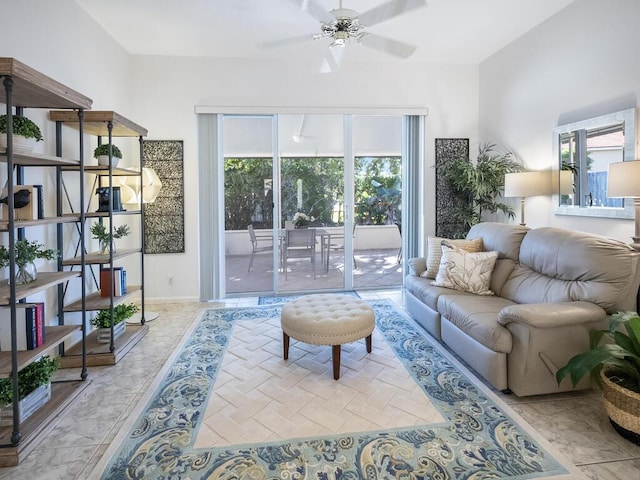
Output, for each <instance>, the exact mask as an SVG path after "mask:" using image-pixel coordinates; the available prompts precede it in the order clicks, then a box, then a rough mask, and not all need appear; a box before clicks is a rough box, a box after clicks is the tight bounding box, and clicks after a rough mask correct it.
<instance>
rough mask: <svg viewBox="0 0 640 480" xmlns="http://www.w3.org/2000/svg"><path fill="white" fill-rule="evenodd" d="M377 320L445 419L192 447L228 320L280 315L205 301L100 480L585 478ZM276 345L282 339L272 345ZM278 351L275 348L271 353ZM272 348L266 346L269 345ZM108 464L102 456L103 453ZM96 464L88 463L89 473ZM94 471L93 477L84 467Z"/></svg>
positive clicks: (393, 323) (381, 305)
mask: <svg viewBox="0 0 640 480" xmlns="http://www.w3.org/2000/svg"><path fill="white" fill-rule="evenodd" d="M370 304H371V305H372V307H373V308H374V311H375V317H376V329H377V332H379V333H380V334H381V335H382V337H383V338H384V341H385V342H386V343H387V345H388V346H389V347H390V348H391V349H392V350H393V351H394V352H395V355H396V356H397V358H398V359H399V361H400V362H402V364H403V365H404V366H405V367H406V369H407V371H408V372H409V374H410V377H411V378H413V380H415V382H416V384H417V385H418V386H419V387H420V388H421V389H422V391H423V392H424V394H425V395H426V396H427V397H429V399H430V401H431V402H432V404H433V405H434V406H435V407H436V408H437V410H438V411H439V413H440V414H441V416H442V418H443V419H444V422H443V421H439V422H437V423H434V424H428V425H413V426H410V427H405V428H394V429H389V430H379V431H366V432H354V433H345V434H338V435H328V436H327V435H326V436H321V437H317V438H316V437H314V438H295V439H288V440H284V441H274V442H269V443H262V444H243V445H220V446H216V447H208V448H196V447H194V443H195V437H196V435H197V431H198V428H199V426H201V424H202V422H203V417H204V412H205V409H206V406H207V404H208V399H209V398H210V396H211V395H212V394H213V393H212V392H213V391H214V384H215V381H216V377H217V375H218V372H219V371H220V368H221V364H222V362H223V358H224V357H225V354H226V353H227V346H228V344H229V341H230V338H231V335H232V332H233V330H234V325H235V324H236V323H237V322H239V321H240V320H242V321H243V322H244V321H247V320H251V321H255V322H256V329H259V328H260V326H261V325H263V324H264V323H265V319H267V320H269V321H273V319H279V317H280V312H281V309H282V305H271V306H257V307H246V308H221V309H211V310H207V311H206V312H205V314H204V315H203V317H202V319H200V320H199V322H198V323H197V324H196V325H195V327H194V329H193V331H192V333H191V335H190V336H189V337H188V338H187V339H186V340H185V341H184V343H183V345H182V347H181V348H180V350H179V351H178V352H177V354H176V355H175V356H174V357H173V359H172V360H171V361H170V363H169V364H168V365H167V368H166V369H165V372H166V374H164V377H162V378H161V380H159V382H158V384H157V388H156V389H155V391H154V392H153V395H152V396H151V397H150V400H148V401H147V403H146V404H145V405H144V408H143V409H142V413H141V415H140V416H139V418H138V419H137V420H136V422H135V424H134V425H133V426H132V428H131V429H130V430H129V431H128V432H127V431H123V432H122V434H121V435H120V437H119V438H118V439H117V441H116V442H114V444H113V445H112V448H111V449H110V451H109V452H108V453H107V455H109V454H110V455H109V456H107V455H105V460H103V463H102V464H101V465H100V466H99V469H98V474H99V475H101V476H100V477H99V478H102V479H105V480H106V479H109V480H113V479H189V480H196V479H220V480H222V479H225V480H226V479H247V480H275V479H281V480H297V479H300V480H302V479H309V480H311V479H313V480H355V479H371V480H373V479H377V480H380V479H398V480H399V479H403V480H404V479H406V480H421V479H425V480H426V479H437V480H446V479H460V480H480V479H482V480H485V479H498V478H499V479H512V480H515V479H518V480H525V479H549V478H554V479H557V478H582V476H581V475H580V474H578V473H576V471H575V469H574V468H573V467H572V466H571V465H570V464H568V463H567V462H566V460H564V459H563V458H562V457H561V456H560V455H559V454H557V452H555V451H553V450H552V449H551V448H550V447H549V445H548V444H547V443H546V442H545V441H544V440H543V439H541V438H540V437H539V436H538V435H537V434H536V433H535V432H534V431H532V429H531V428H530V427H529V426H528V425H526V423H524V422H522V421H521V420H518V419H516V418H514V417H515V415H512V414H510V413H509V409H508V407H507V406H505V405H504V404H502V402H501V401H500V400H498V399H497V398H496V397H494V396H493V394H492V393H491V392H490V391H488V390H487V389H486V387H483V386H480V385H479V384H476V383H474V382H475V381H474V380H472V377H471V376H470V375H469V374H468V373H465V372H463V371H462V367H459V366H458V365H457V363H456V361H455V360H453V359H451V358H450V357H449V356H448V354H447V353H446V352H445V351H443V350H442V348H441V347H440V346H438V345H435V344H434V343H432V340H430V339H429V337H428V336H427V335H426V334H425V333H424V332H423V331H422V330H421V329H420V327H418V326H417V325H416V324H415V323H414V322H413V320H412V319H410V318H409V317H408V316H407V315H406V314H405V313H404V312H402V311H400V310H399V309H398V308H397V307H396V306H395V305H394V304H392V303H391V302H389V301H384V300H380V301H372V302H370ZM277 348H280V345H277ZM275 351H279V350H276V348H275V347H274V352H275ZM274 355H275V353H274ZM107 462H108V463H107ZM95 473H96V472H94V474H95ZM92 478H93V477H92Z"/></svg>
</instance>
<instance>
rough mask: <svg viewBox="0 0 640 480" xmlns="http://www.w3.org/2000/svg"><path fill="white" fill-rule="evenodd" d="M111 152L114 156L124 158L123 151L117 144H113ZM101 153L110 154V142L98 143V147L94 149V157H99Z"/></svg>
mask: <svg viewBox="0 0 640 480" xmlns="http://www.w3.org/2000/svg"><path fill="white" fill-rule="evenodd" d="M111 154H112V155H113V156H114V157H118V158H122V152H121V151H120V149H119V148H118V147H116V146H115V145H113V144H111ZM100 155H107V156H108V155H109V144H108V143H103V144H102V145H98V148H96V149H95V150H94V151H93V157H94V158H98V157H99V156H100Z"/></svg>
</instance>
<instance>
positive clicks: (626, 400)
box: [600, 368, 640, 445]
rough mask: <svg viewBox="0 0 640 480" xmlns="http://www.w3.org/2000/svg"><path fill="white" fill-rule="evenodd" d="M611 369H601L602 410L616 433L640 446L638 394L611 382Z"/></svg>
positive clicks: (639, 401) (639, 400)
mask: <svg viewBox="0 0 640 480" xmlns="http://www.w3.org/2000/svg"><path fill="white" fill-rule="evenodd" d="M613 375H615V372H614V371H612V370H611V369H608V370H607V369H604V368H603V369H602V371H601V372H600V377H601V379H602V392H603V394H604V408H605V410H606V412H607V415H608V416H609V421H611V425H613V428H615V429H616V431H617V432H618V433H619V434H620V435H622V436H623V437H624V438H626V439H627V440H631V441H632V442H633V443H636V444H638V445H640V393H636V392H633V391H631V390H628V389H626V388H623V387H621V386H620V385H618V384H617V383H615V382H612V381H611V380H610V379H609V377H610V376H613Z"/></svg>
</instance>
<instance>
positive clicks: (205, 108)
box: [195, 105, 429, 116]
mask: <svg viewBox="0 0 640 480" xmlns="http://www.w3.org/2000/svg"><path fill="white" fill-rule="evenodd" d="M195 113H196V114H203V113H204V114H218V113H222V114H231V115H233V114H237V115H272V114H295V115H425V116H427V115H429V109H428V108H427V107H417V106H415V105H405V106H402V105H399V106H377V107H376V106H369V107H362V106H360V107H357V106H346V105H345V106H339V107H318V106H316V107H310V106H307V107H304V106H296V107H283V106H278V105H273V106H270V107H268V106H253V107H250V106H238V105H196V106H195Z"/></svg>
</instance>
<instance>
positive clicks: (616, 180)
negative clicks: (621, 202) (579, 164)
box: [607, 160, 640, 250]
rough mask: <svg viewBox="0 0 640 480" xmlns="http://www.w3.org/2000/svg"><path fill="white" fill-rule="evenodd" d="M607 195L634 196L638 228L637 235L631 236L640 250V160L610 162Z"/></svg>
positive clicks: (636, 225) (615, 196) (635, 246)
mask: <svg viewBox="0 0 640 480" xmlns="http://www.w3.org/2000/svg"><path fill="white" fill-rule="evenodd" d="M607 197H609V198H626V197H628V198H633V209H634V212H635V215H634V218H635V227H636V229H635V235H634V236H633V237H631V238H633V244H632V245H631V246H632V247H633V248H635V249H636V250H640V160H632V161H629V162H616V163H610V164H609V173H608V175H607Z"/></svg>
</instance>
